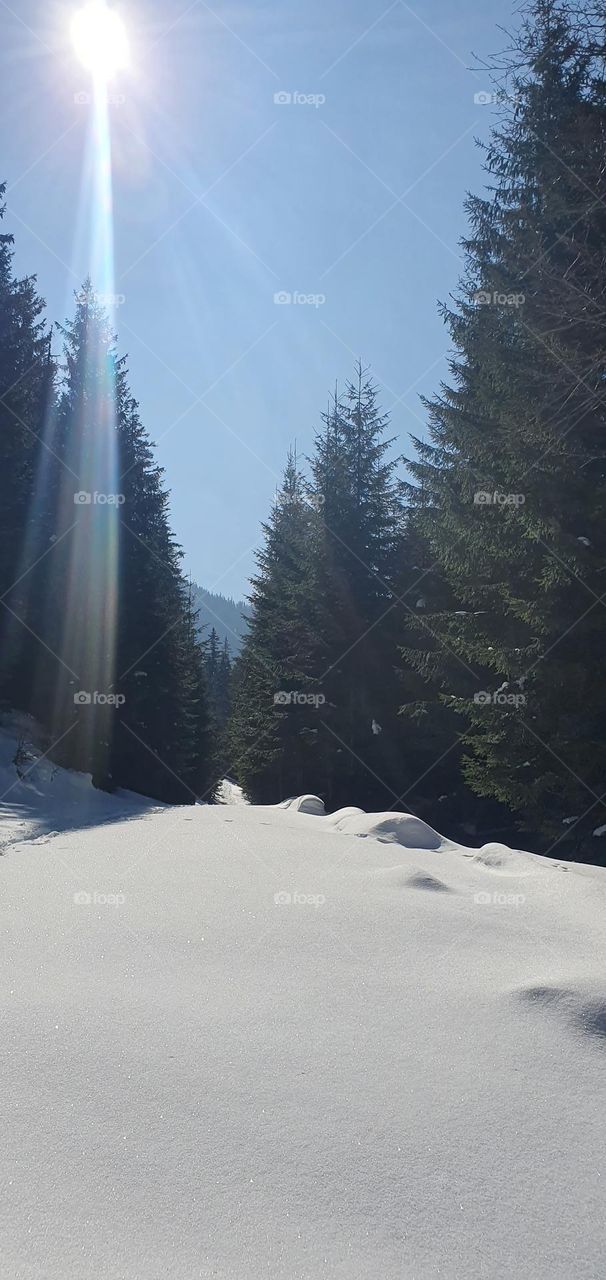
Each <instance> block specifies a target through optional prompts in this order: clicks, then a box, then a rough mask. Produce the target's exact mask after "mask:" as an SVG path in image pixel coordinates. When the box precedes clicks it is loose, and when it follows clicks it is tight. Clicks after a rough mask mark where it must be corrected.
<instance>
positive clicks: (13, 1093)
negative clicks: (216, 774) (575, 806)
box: [0, 763, 606, 1280]
mask: <svg viewBox="0 0 606 1280" xmlns="http://www.w3.org/2000/svg"><path fill="white" fill-rule="evenodd" d="M4 768H5V769H6V770H7V774H8V776H9V777H10V765H7V764H6V763H5V765H4ZM60 772H61V773H62V771H60ZM39 774H40V776H39V778H38V781H37V782H36V783H34V782H28V781H27V780H26V782H24V783H23V784H19V786H20V787H21V786H22V787H24V788H29V790H28V794H27V796H26V798H25V799H24V798H23V797H24V793H23V791H19V803H24V804H27V805H28V821H29V822H30V823H31V824H32V825H31V827H30V828H22V829H21V832H22V835H24V834H28V831H29V833H30V834H34V836H35V833H36V832H37V831H38V829H39V828H40V827H41V828H43V829H44V830H45V832H46V843H44V844H43V845H41V844H39V843H38V842H37V838H34V839H31V838H30V839H22V840H21V841H20V842H19V841H17V842H13V843H12V844H11V845H10V847H8V850H7V853H6V855H5V857H4V858H2V859H0V880H1V895H0V903H1V905H0V917H1V920H0V924H1V927H2V938H3V943H2V972H3V977H4V982H3V984H2V995H1V1000H2V1026H3V1035H2V1040H1V1041H0V1043H1V1044H2V1048H3V1051H4V1062H3V1072H2V1080H3V1084H2V1104H3V1160H2V1173H3V1186H2V1215H1V1221H2V1226H1V1228H0V1254H1V1256H2V1275H3V1276H6V1277H7V1278H10V1280H13V1278H15V1280H90V1277H94V1280H195V1278H197V1277H204V1280H210V1278H211V1277H216V1278H217V1280H259V1278H260V1277H268V1278H269V1280H320V1278H322V1280H324V1278H326V1280H328V1278H330V1280H367V1278H368V1277H380V1278H381V1280H434V1278H435V1280H509V1278H510V1277H512V1276H513V1277H528V1278H529V1280H530V1278H531V1280H572V1278H573V1277H574V1280H598V1277H602V1276H603V1274H604V1262H603V1259H604V1244H605V1240H604V1217H605V1215H604V1186H603V1167H604V1150H605V1149H606V1142H605V1140H606V1106H605V1105H604V1102H605V1097H604V1093H605V1090H604V1051H605V1049H606V981H605V979H604V976H603V973H604V970H603V951H604V935H605V926H604V918H605V912H604V907H605V897H606V872H604V870H602V869H600V868H595V867H588V866H575V865H573V864H565V863H557V862H552V861H550V860H547V859H542V858H539V857H536V856H534V855H532V854H528V853H525V852H524V851H518V850H508V849H506V847H505V846H502V845H487V846H485V847H484V849H483V850H471V849H465V848H463V847H461V846H458V845H456V844H454V843H453V842H451V841H448V840H446V839H444V838H442V837H441V836H439V834H438V833H437V832H433V831H432V828H431V827H428V826H427V824H425V823H421V822H420V821H419V820H418V819H413V817H412V815H402V814H394V813H390V814H380V815H370V814H367V815H365V814H361V813H360V812H354V813H351V811H350V812H349V813H347V812H346V813H345V814H343V813H342V814H341V815H340V816H339V815H332V818H331V817H330V816H329V817H325V816H322V815H321V814H319V813H318V812H316V813H308V812H304V811H301V805H300V804H298V803H297V801H296V800H295V801H294V802H291V803H290V804H289V805H288V807H281V806H276V807H259V808H255V807H253V806H249V805H245V804H241V803H235V804H230V803H226V804H223V805H215V806H209V805H205V806H196V807H189V808H188V807H183V808H178V807H177V808H171V809H168V808H167V809H163V810H160V809H152V808H149V807H147V808H146V807H145V806H144V802H143V801H139V802H138V803H139V812H137V813H135V812H133V810H132V809H131V810H130V811H129V812H128V813H124V814H122V815H121V814H120V813H119V811H118V810H119V806H120V804H122V803H124V804H126V805H128V804H129V803H130V804H131V805H133V806H134V805H135V804H136V803H137V802H136V801H135V800H134V799H132V798H131V799H130V801H129V800H128V799H126V800H123V799H122V798H118V799H117V798H116V797H107V796H102V795H101V794H100V793H93V794H92V795H91V794H90V792H91V790H92V789H91V788H90V786H88V787H87V785H86V780H83V779H82V778H81V777H79V776H78V775H69V776H68V775H62V776H61V777H59V775H56V776H55V778H54V781H53V782H50V781H48V782H47V783H46V782H45V783H44V784H43V780H42V766H40V767H39ZM13 781H14V769H13ZM53 788H54V789H55V790H54V792H53V795H56V796H60V795H65V797H66V803H69V804H70V806H71V807H70V808H69V812H68V814H67V820H66V822H65V824H64V826H63V827H61V826H60V824H59V809H60V804H59V803H58V802H57V803H55V806H54V808H53V809H52V817H50V818H49V806H50V805H51V800H50V799H49V796H50V794H51V791H52V789H53ZM15 791H17V787H15ZM76 792H78V793H79V795H80V796H81V799H82V803H83V805H84V811H83V815H82V817H81V820H80V822H79V824H78V825H77V823H76V819H77V814H76V807H75V803H74V796H75V794H76ZM13 795H14V793H13ZM8 799H9V797H5V801H6V803H8ZM300 799H301V798H299V800H300ZM93 800H94V804H95V806H97V807H96V808H95V809H94V822H95V823H97V824H99V825H93V817H92V813H93V810H92V809H91V808H90V805H91V804H92V802H93ZM36 804H39V807H40V812H41V816H40V818H39V819H36V818H35V815H34V812H33V811H34V808H35V805H36ZM304 807H306V806H304ZM335 818H336V819H337V821H336V823H335V821H334V819H335ZM13 821H14V819H13V817H12V816H11V814H10V813H9V815H8V817H7V818H6V822H7V823H8V827H9V830H10V832H11V835H10V838H11V839H13V837H14V835H15V831H14V827H13V826H11V824H12V823H13ZM49 821H52V823H53V824H54V832H51V831H49V830H48V826H49ZM415 824H417V825H415ZM68 828H71V829H68ZM360 837H364V838H360ZM414 841H416V842H417V843H416V844H414V843H413V842H414ZM436 841H437V843H436Z"/></svg>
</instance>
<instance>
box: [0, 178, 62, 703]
mask: <svg viewBox="0 0 606 1280" xmlns="http://www.w3.org/2000/svg"><path fill="white" fill-rule="evenodd" d="M4 190H5V188H4V186H0V218H2V216H3V214H4V205H3V204H2V203H1V201H2V196H3V194H4ZM12 243H13V238H12V236H10V235H0V461H1V466H0V653H1V655H2V657H1V659H0V701H2V702H4V704H5V705H11V706H17V707H19V708H21V709H24V710H29V709H31V708H30V703H29V699H30V686H31V669H32V663H33V661H34V655H35V651H36V648H37V646H38V645H39V641H38V640H37V636H36V634H35V633H36V631H37V628H38V625H39V620H38V618H37V610H36V592H35V581H36V579H35V576H34V577H32V568H33V567H34V566H35V565H36V562H37V561H38V560H39V559H40V557H41V556H43V555H44V553H45V552H49V551H50V550H51V549H52V544H51V543H50V541H49V539H50V536H51V535H52V533H53V532H54V530H53V528H52V517H51V515H50V510H49V505H48V502H47V492H46V486H45V485H41V484H40V483H39V479H40V477H41V476H42V475H43V474H46V471H47V470H48V468H49V465H50V467H52V466H53V465H54V463H55V461H56V460H55V459H54V458H53V454H52V450H51V449H49V448H47V447H46V445H45V440H44V433H45V418H46V415H47V411H48V408H49V404H50V401H51V398H52V383H53V368H52V364H51V360H50V335H49V333H48V330H47V327H46V324H45V322H44V320H43V319H42V313H43V307H44V304H43V302H42V299H41V298H40V297H39V296H38V294H37V292H36V282H35V277H33V276H30V277H27V278H25V279H21V280H18V279H16V278H15V276H14V275H13V270H12Z"/></svg>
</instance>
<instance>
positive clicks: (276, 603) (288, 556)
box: [229, 452, 321, 803]
mask: <svg viewBox="0 0 606 1280" xmlns="http://www.w3.org/2000/svg"><path fill="white" fill-rule="evenodd" d="M311 517H312V510H311V507H310V505H309V503H308V501H307V498H306V487H305V483H304V480H303V477H302V475H301V473H300V471H299V469H298V467H297V462H296V458H295V456H294V454H293V453H292V452H291V453H290V454H289V458H288V462H287V465H286V470H285V473H284V479H283V482H282V485H281V488H280V490H279V491H278V493H277V495H276V500H275V504H274V508H273V511H272V513H271V516H270V519H269V520H268V521H267V523H266V524H265V525H264V526H263V532H264V544H263V546H262V547H261V549H260V551H259V552H258V554H257V563H258V572H257V574H256V576H255V577H254V578H253V580H252V592H251V606H252V617H251V619H250V624H249V629H248V633H247V635H246V637H245V639H244V643H243V646H242V652H241V654H240V656H239V658H238V659H237V661H236V663H235V670H234V688H233V706H232V716H231V722H230V733H229V740H230V752H231V756H232V758H233V765H232V768H233V772H234V773H235V775H236V777H237V778H238V781H239V782H240V783H241V784H242V785H243V787H244V789H245V791H246V792H247V794H248V796H249V797H250V798H251V799H252V800H254V801H255V802H257V803H270V802H276V801H278V800H280V799H283V798H284V797H286V796H288V795H293V794H298V793H300V792H301V791H304V790H306V789H309V788H310V786H311V783H312V781H313V780H314V778H315V776H316V767H317V764H316V758H317V738H318V729H319V717H318V704H317V702H315V701H313V699H315V698H316V697H317V695H318V692H320V693H321V691H319V689H318V684H317V680H316V677H315V674H314V673H315V672H316V670H317V663H316V662H315V655H316V649H317V641H316V636H317V629H316V626H315V623H314V617H315V601H314V597H313V594H312V586H311V584H312V566H311V546H310V529H311Z"/></svg>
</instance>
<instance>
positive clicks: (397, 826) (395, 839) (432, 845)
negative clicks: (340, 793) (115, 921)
mask: <svg viewBox="0 0 606 1280" xmlns="http://www.w3.org/2000/svg"><path fill="white" fill-rule="evenodd" d="M336 829H337V831H344V832H345V833H346V835H349V836H363V837H367V838H368V837H371V838H373V839H375V840H381V841H382V842H383V843H384V844H399V845H402V846H403V847H404V848H405V849H440V848H442V847H444V845H445V844H448V842H447V841H445V840H444V837H443V836H441V835H439V833H438V832H437V831H434V829H433V827H430V826H428V825H427V823H426V822H423V821H422V819H421V818H416V817H415V815H414V814H412V813H391V812H390V811H387V813H362V814H357V815H356V816H355V817H349V818H341V819H340V820H339V821H338V822H337V823H336Z"/></svg>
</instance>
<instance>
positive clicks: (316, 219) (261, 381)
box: [0, 0, 512, 596]
mask: <svg viewBox="0 0 606 1280" xmlns="http://www.w3.org/2000/svg"><path fill="white" fill-rule="evenodd" d="M78 4H79V0H8V3H6V2H5V0H0V64H1V65H0V72H1V75H0V81H1V89H0V93H1V97H2V110H1V113H0V156H1V160H0V177H1V178H3V179H5V180H6V181H7V183H8V192H7V200H8V210H7V214H6V217H5V220H4V226H3V230H5V231H12V232H14V234H15V238H16V250H17V253H16V263H17V268H18V270H19V271H20V272H22V273H25V272H28V273H29V272H36V273H37V275H38V280H39V286H40V290H41V292H42V294H43V296H44V297H45V298H46V300H47V303H48V311H49V318H50V319H52V320H62V319H64V318H65V316H66V315H67V314H69V313H70V312H71V311H72V309H73V290H75V289H77V287H78V284H79V282H80V281H81V280H82V278H83V277H84V275H85V274H86V272H87V269H88V262H87V251H86V237H85V235H84V229H85V225H84V224H85V221H86V217H87V212H86V209H87V202H86V199H85V196H86V189H87V182H88V175H87V166H86V142H87V130H88V128H89V112H90V108H89V107H88V106H87V104H86V103H82V102H79V101H78V100H77V99H78V97H79V95H82V94H86V91H87V88H88V86H87V77H86V73H85V72H84V71H83V70H82V69H81V68H80V67H79V65H78V63H77V62H76V60H75V58H74V56H73V54H72V51H71V48H70V44H69V23H70V18H71V16H72V14H73V12H74V10H75V9H76V8H77V7H78ZM116 8H117V9H118V10H119V12H120V13H121V14H122V15H123V17H124V18H125V20H126V22H127V24H128V28H129V33H130V39H131V51H132V67H131V68H130V70H129V71H128V72H126V73H123V74H121V75H120V76H119V78H117V79H116V80H115V82H114V83H113V84H112V94H113V95H114V97H115V102H114V104H113V105H112V107H111V122H112V146H113V179H114V219H115V256H116V285H115V288H116V293H117V294H118V295H119V297H120V299H121V298H122V297H123V298H124V301H120V303H119V305H118V307H117V310H116V327H117V331H118V337H119V346H120V349H121V351H126V352H128V356H129V365H130V378H131V384H132V388H133V393H134V395H135V396H136V398H137V399H138V400H139V402H140V404H141V411H142V417H143V421H144V423H145V425H146V427H147V429H148V430H149V432H150V434H151V437H152V439H153V440H154V441H155V442H156V444H157V455H158V459H159V461H160V463H161V465H162V466H163V467H164V468H165V473H166V483H167V485H168V487H169V489H170V491H171V514H172V523H173V528H174V530H175V533H176V536H177V538H178V539H179V541H180V542H181V544H182V546H183V549H184V551H185V561H184V566H185V568H186V570H187V571H191V573H192V574H193V576H194V577H195V578H196V579H197V581H198V582H200V583H201V584H202V585H204V586H207V587H210V588H213V589H215V590H219V591H222V592H223V593H225V594H233V595H236V596H238V595H240V594H241V593H242V592H243V591H244V590H245V586H246V581H247V578H248V575H249V573H250V571H251V569H252V566H253V548H254V546H255V545H256V544H257V543H258V540H259V525H260V522H261V520H263V519H264V518H265V517H266V515H267V512H268V510H269V506H270V503H271V500H272V496H273V493H274V490H275V486H276V482H277V479H278V478H279V476H280V473H281V470H282V467H283V463H284V459H285V455H286V451H287V448H288V445H289V443H291V442H293V441H294V440H295V439H296V442H297V448H298V451H299V453H300V454H305V453H306V452H308V451H309V450H310V448H311V444H312V440H313V433H314V429H315V428H316V427H317V425H318V424H319V415H320V412H321V411H322V409H323V408H325V406H326V402H327V397H328V393H329V390H330V389H331V388H333V387H334V384H335V380H337V379H338V381H339V382H340V383H342V382H343V381H344V380H345V379H346V378H347V377H348V375H350V374H351V372H352V367H353V362H354V359H355V358H356V357H357V356H358V355H360V356H362V358H363V360H364V362H365V363H367V364H369V365H370V366H371V369H372V372H373V374H374V377H375V379H376V380H377V382H378V383H379V385H380V388H381V396H382V401H383V406H384V408H385V409H386V410H390V411H391V415H392V427H393V432H394V434H395V435H396V436H397V437H398V447H399V449H400V451H403V452H406V451H407V450H408V435H409V433H410V432H414V433H417V434H423V432H424V415H423V410H422V406H421V405H420V403H419V394H420V393H421V392H423V393H426V394H428V393H431V392H432V391H434V390H435V389H436V388H437V386H438V383H439V381H440V378H441V377H444V375H445V373H446V363H445V354H446V352H447V348H448V342H447V335H446V332H445V329H444V327H443V324H442V322H441V320H440V318H439V316H438V313H437V301H438V299H447V298H448V294H449V292H450V291H451V290H452V289H453V288H455V286H456V282H457V278H458V274H459V271H460V265H461V264H460V259H459V251H458V245H457V242H458V239H459V237H460V236H461V234H462V233H463V231H464V229H465V220H464V216H463V209H462V203H463V199H464V196H465V192H466V190H468V189H474V190H478V189H480V188H481V186H482V183H483V174H482V157H481V153H480V152H479V151H478V149H477V148H476V147H475V146H474V137H486V136H487V133H488V129H489V126H490V122H491V119H492V118H493V116H494V111H493V108H492V107H491V106H490V105H480V104H479V103H477V102H475V101H474V95H476V94H478V93H480V92H482V91H483V90H490V83H489V79H488V77H487V76H486V75H485V74H483V73H479V72H477V71H475V72H474V71H472V70H470V69H469V68H470V67H471V66H472V65H473V57H472V54H474V53H475V54H476V55H478V56H479V57H480V58H481V57H482V56H483V55H486V54H488V53H491V52H495V51H497V50H499V49H501V48H502V47H503V46H504V45H505V44H506V43H507V42H506V39H505V37H504V36H503V34H502V33H501V32H500V31H499V30H498V26H499V24H501V25H503V24H504V25H506V26H507V25H511V24H512V18H511V11H512V4H511V0H412V3H410V4H409V3H408V2H406V3H405V2H404V0H393V2H392V3H390V4H388V3H387V2H386V0H366V2H365V3H363V0H330V2H329V3H326V2H325V0H280V2H279V3H278V2H277V0H249V2H248V3H232V2H231V0H227V2H226V0H213V3H212V5H210V4H207V3H205V0H193V3H192V2H190V0H124V3H120V4H117V5H116ZM275 95H290V98H291V100H290V101H280V100H278V101H276V100H275ZM310 99H312V100H310ZM280 293H286V294H290V295H295V294H296V295H297V299H296V301H291V302H290V303H280V302H276V301H275V300H274V299H275V295H276V294H280ZM310 296H313V297H314V301H309V298H310ZM304 299H305V300H304ZM55 346H56V348H57V349H58V343H57V341H56V343H55Z"/></svg>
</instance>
